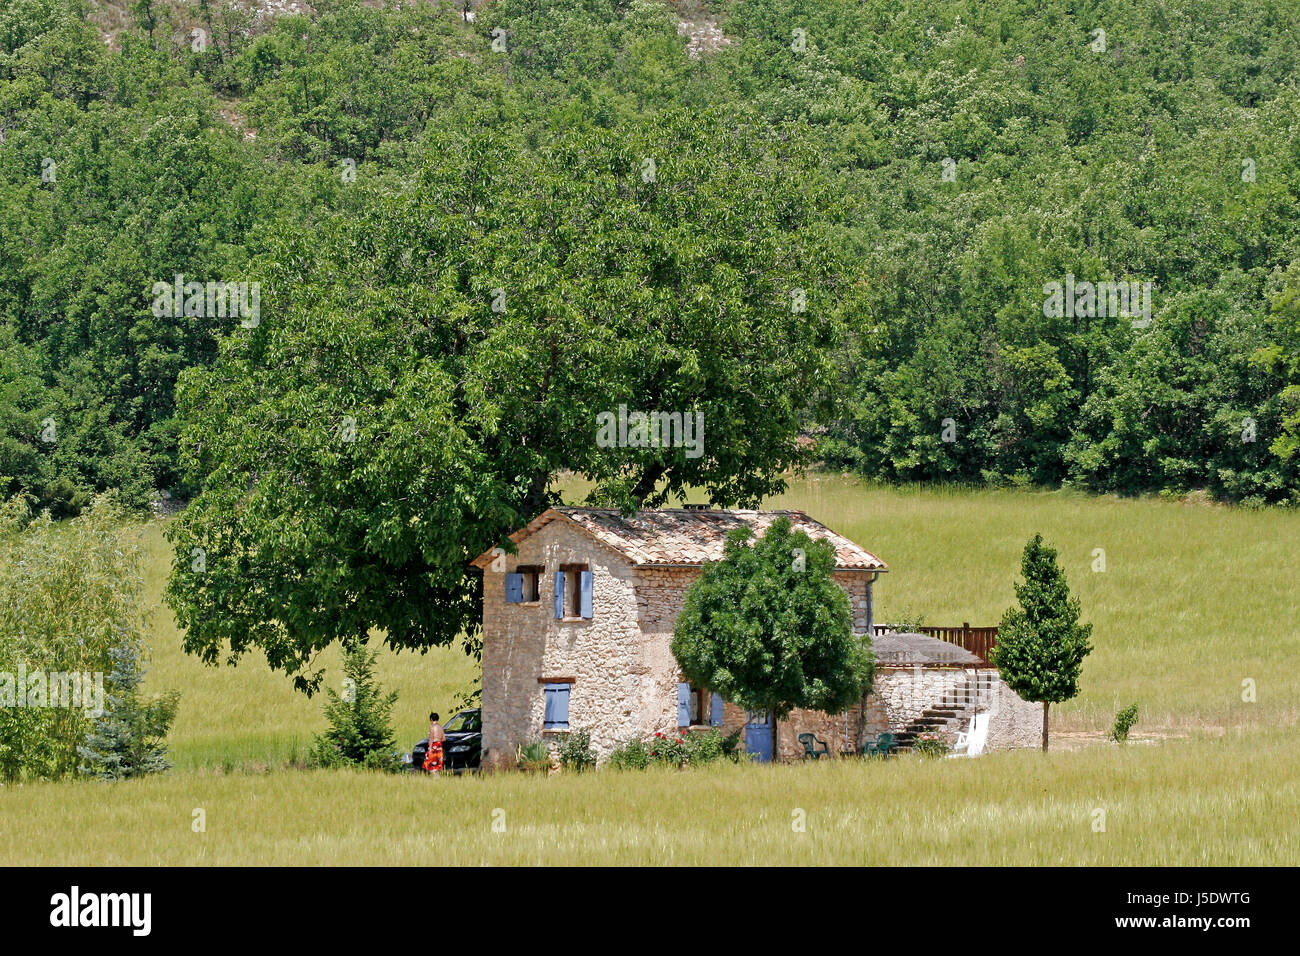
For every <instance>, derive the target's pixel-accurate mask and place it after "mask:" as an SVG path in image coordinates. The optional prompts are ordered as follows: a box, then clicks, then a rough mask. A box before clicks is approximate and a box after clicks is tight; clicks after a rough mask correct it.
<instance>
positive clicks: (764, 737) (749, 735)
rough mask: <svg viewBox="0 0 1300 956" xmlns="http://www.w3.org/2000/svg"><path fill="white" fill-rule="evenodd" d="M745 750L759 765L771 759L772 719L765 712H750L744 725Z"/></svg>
mask: <svg viewBox="0 0 1300 956" xmlns="http://www.w3.org/2000/svg"><path fill="white" fill-rule="evenodd" d="M745 750H746V751H747V752H748V753H751V754H753V755H754V759H755V760H757V761H758V762H759V763H768V762H770V761H771V759H772V717H771V715H770V714H769V713H768V712H767V711H765V710H751V711H750V712H749V720H748V721H747V722H746V724H745Z"/></svg>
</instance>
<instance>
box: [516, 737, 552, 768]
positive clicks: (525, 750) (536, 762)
mask: <svg viewBox="0 0 1300 956" xmlns="http://www.w3.org/2000/svg"><path fill="white" fill-rule="evenodd" d="M552 763H553V760H552V757H551V748H550V747H548V746H547V744H546V741H544V740H525V741H524V742H523V743H521V744H520V745H519V746H518V747H517V748H515V766H517V767H518V768H519V769H520V770H523V771H526V772H528V773H546V772H547V771H549V770H550V769H551V766H552Z"/></svg>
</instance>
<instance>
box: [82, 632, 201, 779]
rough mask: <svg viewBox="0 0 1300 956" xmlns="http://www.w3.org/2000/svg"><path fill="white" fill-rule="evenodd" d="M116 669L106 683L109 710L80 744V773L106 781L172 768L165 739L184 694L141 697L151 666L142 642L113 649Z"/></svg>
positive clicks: (132, 641) (126, 642) (127, 642)
mask: <svg viewBox="0 0 1300 956" xmlns="http://www.w3.org/2000/svg"><path fill="white" fill-rule="evenodd" d="M109 656H110V658H111V659H112V661H113V669H112V671H110V672H109V674H108V677H107V679H106V680H105V681H104V684H105V687H104V710H103V713H102V714H100V715H99V716H97V717H96V718H95V721H94V723H93V724H92V725H91V728H90V730H89V731H88V732H87V734H86V740H85V743H83V744H81V745H80V746H78V747H77V753H78V755H80V757H81V763H80V764H79V766H78V767H77V770H78V771H79V772H80V773H83V774H86V775H88V776H93V777H99V778H100V779H101V780H124V779H126V778H128V777H140V776H144V775H145V774H149V773H162V772H163V771H165V770H168V769H170V768H171V763H170V762H169V761H168V760H167V745H166V743H165V742H164V741H165V740H166V738H167V732H168V731H169V730H170V729H171V725H172V721H173V720H174V719H175V717H176V704H177V702H178V701H179V699H180V694H179V693H177V692H176V691H172V692H171V693H168V694H164V695H163V696H161V697H159V698H157V699H156V700H152V701H148V702H145V701H142V700H141V699H140V685H141V684H142V683H143V682H144V675H145V673H146V670H145V668H144V666H143V664H142V663H141V658H142V654H141V648H140V644H139V642H138V641H136V640H135V639H133V638H128V639H124V640H122V641H120V642H119V643H118V644H117V645H116V646H115V647H113V648H112V649H110V651H109Z"/></svg>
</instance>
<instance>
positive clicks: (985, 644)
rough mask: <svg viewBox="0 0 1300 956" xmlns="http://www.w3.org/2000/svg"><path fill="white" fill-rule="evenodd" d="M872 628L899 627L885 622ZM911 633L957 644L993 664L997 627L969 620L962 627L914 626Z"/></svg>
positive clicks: (884, 631) (887, 629)
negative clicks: (991, 657)
mask: <svg viewBox="0 0 1300 956" xmlns="http://www.w3.org/2000/svg"><path fill="white" fill-rule="evenodd" d="M872 629H873V630H874V631H875V633H876V634H877V635H880V634H888V633H890V632H891V631H897V628H893V627H889V626H887V625H884V624H876V625H874V627H873V628H872ZM909 633H916V634H925V635H927V636H929V637H937V638H939V640H941V641H947V642H948V643H950V644H956V645H957V646H958V647H960V648H962V649H963V650H967V651H970V652H971V653H972V654H974V655H975V656H976V657H978V658H979V659H980V660H981V661H983V663H984V666H985V667H992V666H993V665H992V664H991V663H989V654H990V652H991V651H992V650H993V648H994V646H996V645H997V642H998V629H997V627H971V626H970V623H969V622H966V621H963V622H962V625H961V627H914V628H912V629H911V631H910V632H909Z"/></svg>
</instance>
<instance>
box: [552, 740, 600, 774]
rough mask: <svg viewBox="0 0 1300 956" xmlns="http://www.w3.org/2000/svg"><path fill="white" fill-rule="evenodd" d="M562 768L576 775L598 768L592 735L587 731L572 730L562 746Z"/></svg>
mask: <svg viewBox="0 0 1300 956" xmlns="http://www.w3.org/2000/svg"><path fill="white" fill-rule="evenodd" d="M560 766H561V767H563V768H564V769H565V770H571V771H573V772H574V773H582V771H584V770H588V769H590V768H591V767H594V766H596V755H595V753H593V752H592V749H591V734H590V733H589V732H588V731H585V730H571V731H569V734H568V736H567V737H565V738H564V742H563V743H561V744H560Z"/></svg>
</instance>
